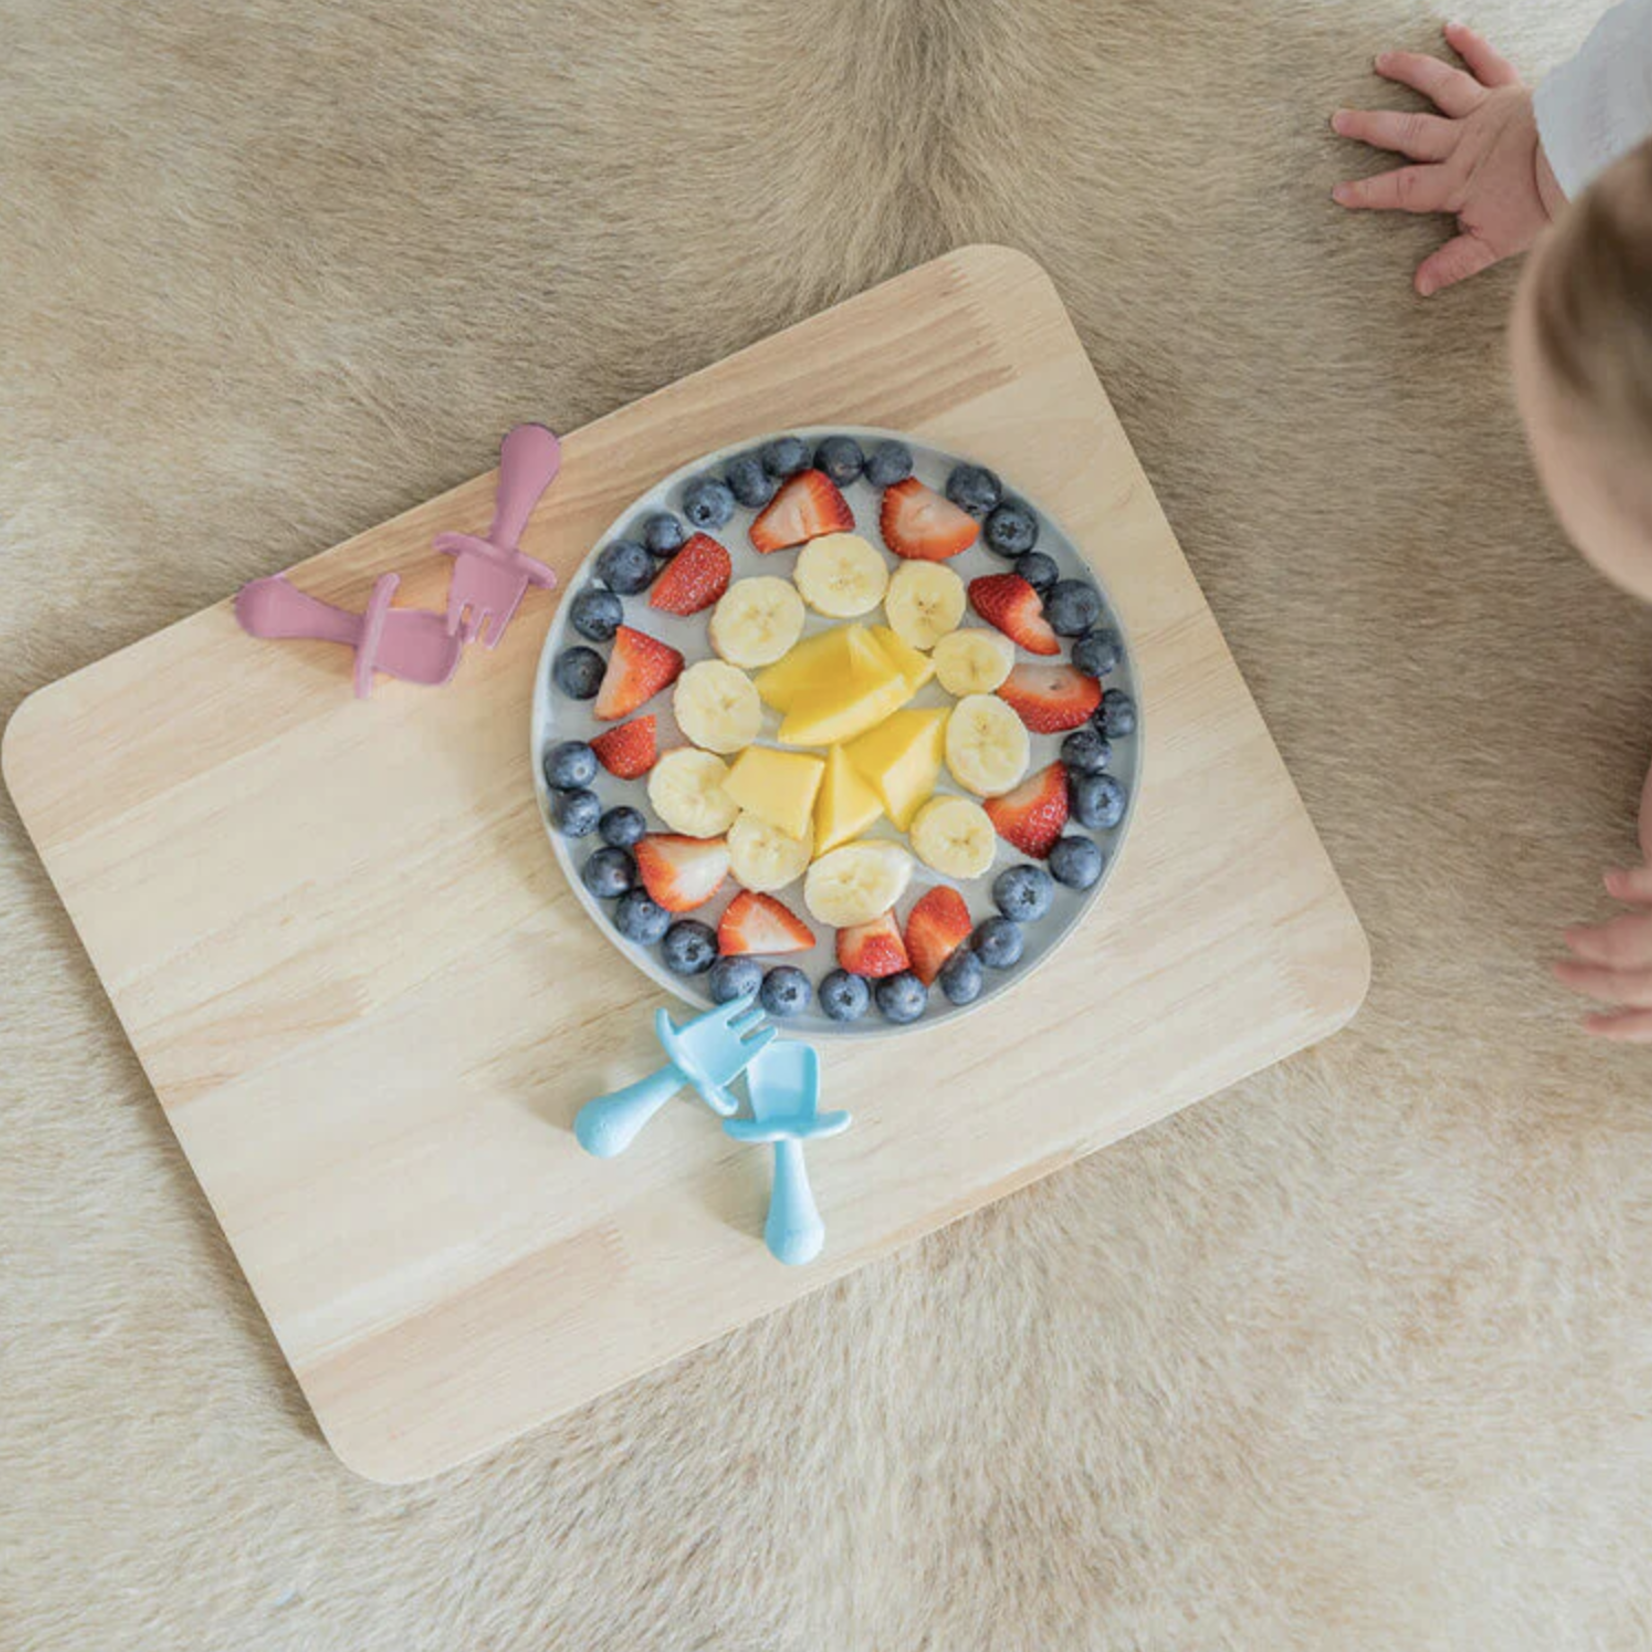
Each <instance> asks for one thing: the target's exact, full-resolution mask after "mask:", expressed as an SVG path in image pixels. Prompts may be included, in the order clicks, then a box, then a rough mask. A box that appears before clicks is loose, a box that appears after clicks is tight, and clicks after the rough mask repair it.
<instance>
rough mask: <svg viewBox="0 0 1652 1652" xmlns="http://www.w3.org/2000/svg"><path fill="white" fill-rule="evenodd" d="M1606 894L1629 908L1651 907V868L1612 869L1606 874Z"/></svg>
mask: <svg viewBox="0 0 1652 1652" xmlns="http://www.w3.org/2000/svg"><path fill="white" fill-rule="evenodd" d="M1606 893H1607V894H1608V895H1610V896H1611V897H1612V898H1613V899H1614V900H1619V901H1628V902H1629V904H1630V905H1631V906H1652V866H1626V867H1621V868H1614V869H1613V870H1612V871H1610V872H1608V873H1607V874H1606Z"/></svg>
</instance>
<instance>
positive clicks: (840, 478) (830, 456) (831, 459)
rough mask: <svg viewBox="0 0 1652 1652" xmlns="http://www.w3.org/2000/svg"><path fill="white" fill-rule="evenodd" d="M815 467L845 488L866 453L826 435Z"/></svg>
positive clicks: (856, 474) (856, 477)
mask: <svg viewBox="0 0 1652 1652" xmlns="http://www.w3.org/2000/svg"><path fill="white" fill-rule="evenodd" d="M815 469H816V470H823V471H825V472H826V474H827V475H828V476H830V477H831V479H832V480H833V481H834V482H836V483H837V485H838V486H839V487H840V488H846V487H848V485H849V484H850V483H851V482H858V481H859V480H860V473H861V472H862V471H863V470H865V469H866V455H865V454H864V453H862V452H861V450H860V443H859V442H857V441H856V440H855V438H854V437H853V436H828V437H827V438H826V440H825V441H823V442H822V443H821V444H820V446H819V447H817V448H816V449H815ZM821 984H822V986H824V985H825V983H824V982H822V983H821ZM857 1013H858V1012H857Z"/></svg>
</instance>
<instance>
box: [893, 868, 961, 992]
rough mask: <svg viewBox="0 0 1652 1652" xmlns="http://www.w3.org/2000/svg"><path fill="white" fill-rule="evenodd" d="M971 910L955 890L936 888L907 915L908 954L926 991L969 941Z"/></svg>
mask: <svg viewBox="0 0 1652 1652" xmlns="http://www.w3.org/2000/svg"><path fill="white" fill-rule="evenodd" d="M972 927H973V925H972V924H971V923H970V917H969V908H968V907H967V906H965V905H964V897H963V896H962V895H960V894H959V893H958V891H957V890H956V889H948V888H947V887H946V885H945V884H937V885H936V886H935V888H933V889H931V890H930V891H929V893H928V894H926V895H925V896H924V897H923V898H922V899H921V900H920V901H919V902H918V904H917V905H916V906H915V907H913V908H912V910H911V911H910V912H909V913H908V914H907V915H906V950H907V954H908V955H909V956H910V958H911V959H912V968H913V970H914V972H915V973H916V975H917V977H918V979H919V980H920V981H922V982H923V984H924V985H925V986H926V987H927V986H929V985H931V984H932V983H933V982H934V980H935V977H936V976H937V975H939V974H940V973H941V967H942V965H944V964H945V963H946V961H947V959H948V958H950V957H951V956H952V955H953V953H955V952H956V951H957V950H958V948H959V947H961V946H962V945H963V944H964V942H965V941H967V940H968V939H969V935H970V930H971V928H972Z"/></svg>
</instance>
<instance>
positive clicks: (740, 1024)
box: [728, 1005, 763, 1038]
mask: <svg viewBox="0 0 1652 1652" xmlns="http://www.w3.org/2000/svg"><path fill="white" fill-rule="evenodd" d="M762 1025H763V1012H762V1011H761V1010H760V1009H758V1008H757V1007H756V1006H755V1005H753V1006H752V1008H751V1009H750V1010H748V1011H747V1012H746V1014H744V1015H742V1016H740V1017H739V1018H738V1019H737V1020H734V1021H731V1022H729V1024H728V1030H729V1031H730V1032H731V1033H735V1034H737V1035H738V1036H739V1037H741V1038H744V1037H745V1036H746V1034H747V1033H749V1032H753V1031H755V1030H756V1029H757V1028H758V1027H761V1026H762Z"/></svg>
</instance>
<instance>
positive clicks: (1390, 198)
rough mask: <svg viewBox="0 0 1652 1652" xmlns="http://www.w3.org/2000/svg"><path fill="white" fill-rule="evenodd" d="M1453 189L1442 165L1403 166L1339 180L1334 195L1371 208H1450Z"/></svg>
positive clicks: (1341, 200) (1338, 199)
mask: <svg viewBox="0 0 1652 1652" xmlns="http://www.w3.org/2000/svg"><path fill="white" fill-rule="evenodd" d="M1451 193H1452V185H1451V180H1450V179H1449V178H1448V177H1447V176H1446V170H1445V168H1444V167H1443V166H1402V167H1399V168H1397V169H1396V170H1395V171H1393V172H1379V173H1378V174H1377V175H1376V177H1374V178H1356V179H1354V180H1353V182H1351V183H1346V184H1338V185H1337V186H1336V188H1335V189H1333V190H1332V191H1331V199H1332V200H1333V201H1335V202H1336V203H1337V204H1338V205H1339V206H1345V207H1355V208H1359V209H1362V210H1365V211H1371V212H1450V211H1452V210H1453V208H1452V206H1451V204H1450V203H1451Z"/></svg>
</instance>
